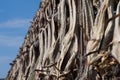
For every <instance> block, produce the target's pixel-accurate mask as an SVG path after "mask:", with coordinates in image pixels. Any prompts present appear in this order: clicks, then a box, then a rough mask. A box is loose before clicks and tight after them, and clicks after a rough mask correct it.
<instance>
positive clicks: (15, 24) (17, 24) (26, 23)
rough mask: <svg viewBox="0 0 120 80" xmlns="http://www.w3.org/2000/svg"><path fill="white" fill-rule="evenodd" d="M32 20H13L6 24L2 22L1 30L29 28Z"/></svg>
mask: <svg viewBox="0 0 120 80" xmlns="http://www.w3.org/2000/svg"><path fill="white" fill-rule="evenodd" d="M30 21H31V19H12V20H8V21H5V22H0V28H5V27H7V28H21V27H26V26H27V27H28V26H29V25H30Z"/></svg>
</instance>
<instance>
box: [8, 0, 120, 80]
mask: <svg viewBox="0 0 120 80" xmlns="http://www.w3.org/2000/svg"><path fill="white" fill-rule="evenodd" d="M119 9H120V1H119V0H42V2H41V3H40V7H39V9H38V11H37V13H36V15H35V17H34V19H33V21H32V22H31V26H30V28H29V30H28V33H27V35H26V37H25V40H24V43H23V45H22V46H21V48H20V51H19V54H18V56H17V57H16V59H15V60H14V61H13V62H12V63H10V65H11V69H10V71H9V73H8V76H7V78H6V80H119V79H120V45H119V43H120V29H119V27H120V11H119Z"/></svg>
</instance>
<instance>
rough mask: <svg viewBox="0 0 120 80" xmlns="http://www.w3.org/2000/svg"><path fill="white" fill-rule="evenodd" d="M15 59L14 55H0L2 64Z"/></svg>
mask: <svg viewBox="0 0 120 80" xmlns="http://www.w3.org/2000/svg"><path fill="white" fill-rule="evenodd" d="M12 60H13V58H12V57H8V56H0V64H2V63H6V62H11V61H12Z"/></svg>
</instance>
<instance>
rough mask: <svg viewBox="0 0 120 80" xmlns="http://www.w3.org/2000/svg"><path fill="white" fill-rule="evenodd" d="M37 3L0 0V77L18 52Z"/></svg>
mask: <svg viewBox="0 0 120 80" xmlns="http://www.w3.org/2000/svg"><path fill="white" fill-rule="evenodd" d="M39 3H40V0H0V78H3V77H6V75H7V72H8V70H9V69H10V65H9V63H10V62H12V61H13V60H14V59H15V57H16V55H17V54H18V51H19V47H20V46H21V45H22V43H23V41H24V37H25V35H26V33H27V30H28V28H29V26H30V21H32V19H33V17H34V15H35V13H36V11H37V10H38V7H39Z"/></svg>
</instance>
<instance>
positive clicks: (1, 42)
mask: <svg viewBox="0 0 120 80" xmlns="http://www.w3.org/2000/svg"><path fill="white" fill-rule="evenodd" d="M22 42H23V37H20V36H17V37H13V36H12V37H11V36H2V35H0V46H7V47H19V46H21V44H22Z"/></svg>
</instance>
